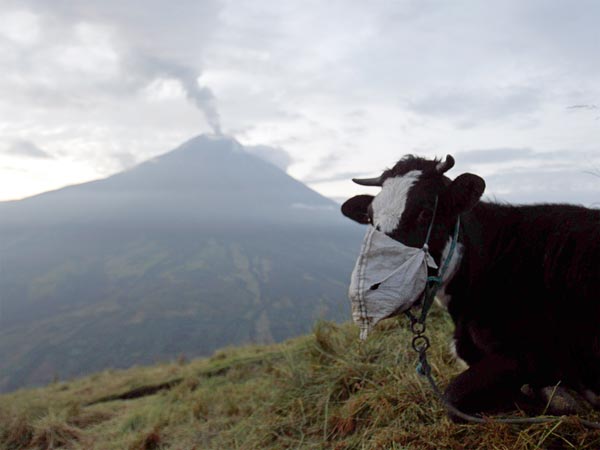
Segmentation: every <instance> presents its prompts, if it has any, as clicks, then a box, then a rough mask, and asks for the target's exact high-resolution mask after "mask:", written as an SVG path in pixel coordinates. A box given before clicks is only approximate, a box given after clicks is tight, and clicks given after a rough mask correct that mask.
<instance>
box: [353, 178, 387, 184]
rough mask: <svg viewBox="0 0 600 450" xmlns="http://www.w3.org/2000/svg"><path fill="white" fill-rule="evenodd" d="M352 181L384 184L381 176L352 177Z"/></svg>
mask: <svg viewBox="0 0 600 450" xmlns="http://www.w3.org/2000/svg"><path fill="white" fill-rule="evenodd" d="M352 181H354V182H355V183H356V184H360V185H361V186H381V185H382V184H383V183H382V181H381V177H380V176H379V177H375V178H352Z"/></svg>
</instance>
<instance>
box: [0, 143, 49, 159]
mask: <svg viewBox="0 0 600 450" xmlns="http://www.w3.org/2000/svg"><path fill="white" fill-rule="evenodd" d="M3 153H4V154H8V155H14V156H21V157H25V158H38V159H50V158H52V156H51V155H50V154H48V153H47V152H45V151H44V150H42V149H41V148H39V147H38V146H37V145H35V144H34V143H33V142H31V141H28V140H25V139H18V140H15V141H12V142H8V143H7V144H6V145H5V146H4V151H3Z"/></svg>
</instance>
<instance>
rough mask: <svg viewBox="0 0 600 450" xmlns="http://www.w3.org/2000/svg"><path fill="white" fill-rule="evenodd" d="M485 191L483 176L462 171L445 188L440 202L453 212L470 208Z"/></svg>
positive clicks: (460, 211) (458, 212) (456, 212)
mask: <svg viewBox="0 0 600 450" xmlns="http://www.w3.org/2000/svg"><path fill="white" fill-rule="evenodd" d="M483 191H485V181H483V178H481V177H479V176H477V175H473V174H472V173H463V174H462V175H459V176H458V177H456V179H455V180H454V181H453V182H452V183H451V184H450V186H448V187H447V188H446V191H445V192H444V195H443V198H442V199H441V200H442V204H444V205H446V207H447V208H449V209H450V211H452V212H453V213H454V214H460V213H463V212H466V211H469V210H471V209H472V208H473V207H474V206H475V205H476V204H477V202H479V199H480V198H481V196H482V194H483Z"/></svg>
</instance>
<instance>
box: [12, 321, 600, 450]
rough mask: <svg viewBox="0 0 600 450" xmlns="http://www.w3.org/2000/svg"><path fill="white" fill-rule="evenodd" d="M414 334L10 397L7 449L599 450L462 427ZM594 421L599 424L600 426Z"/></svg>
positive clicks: (255, 354) (341, 331)
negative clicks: (420, 367) (429, 380)
mask: <svg viewBox="0 0 600 450" xmlns="http://www.w3.org/2000/svg"><path fill="white" fill-rule="evenodd" d="M449 331H450V325H449V323H448V322H447V319H446V317H445V316H443V315H441V314H440V313H438V312H435V313H433V315H432V318H431V324H430V330H429V333H428V334H429V336H430V337H431V338H432V341H433V343H434V348H433V349H432V351H431V357H430V359H431V363H432V366H433V370H434V373H435V376H436V378H437V379H438V380H439V382H440V383H441V384H442V385H445V384H446V383H447V382H448V380H449V379H450V377H452V376H453V375H455V374H456V373H457V372H458V371H459V370H460V368H459V367H458V366H457V364H456V363H455V362H454V361H453V360H452V358H451V356H450V354H449V352H448V351H447V342H448V337H449ZM409 344H410V334H409V332H408V331H407V327H406V323H405V322H404V321H401V322H400V323H399V322H398V321H395V320H390V321H387V322H385V323H384V324H382V326H380V327H379V328H378V330H377V331H376V332H375V333H374V334H373V335H372V336H371V337H370V338H369V340H368V341H367V342H365V343H360V342H359V341H358V333H357V329H356V328H355V327H353V326H352V325H350V324H347V325H343V326H337V325H333V324H330V323H320V324H318V325H317V326H316V327H315V330H314V333H313V334H311V335H309V336H305V337H302V338H297V339H294V340H291V341H287V342H285V343H283V344H280V345H273V346H253V347H245V348H231V349H225V350H222V351H219V352H217V353H215V354H214V355H213V356H212V357H211V358H209V359H203V360H196V361H192V362H187V361H185V360H184V359H183V358H179V361H176V362H173V363H172V364H165V365H159V366H154V367H139V368H133V369H129V370H125V371H105V372H102V373H98V374H96V375H92V376H90V377H87V378H82V379H78V380H74V381H68V382H56V383H54V384H52V385H50V386H48V387H46V388H41V389H31V390H22V391H18V392H15V393H13V394H7V395H3V396H0V447H1V448H3V449H29V448H31V449H46V448H70V449H92V448H93V449H127V448H129V449H163V448H164V449H194V448H195V449H281V448H306V449H322V448H323V449H325V448H327V449H329V448H331V449H390V448H391V449H419V450H422V449H538V448H548V449H563V448H564V449H567V448H573V449H597V448H600V432H598V431H590V430H586V429H585V428H583V427H581V426H580V425H578V424H577V422H576V420H566V419H565V420H564V421H563V422H560V423H558V424H556V423H555V424H552V425H535V426H529V427H526V426H508V425H498V424H486V425H457V424H453V423H451V422H450V421H449V420H448V419H447V418H446V416H445V412H444V410H443V408H442V406H441V405H440V404H439V403H438V402H437V400H436V399H435V398H434V396H433V394H432V392H431V391H430V389H429V386H428V385H426V384H425V383H424V381H423V380H422V379H421V378H419V376H418V375H416V373H415V369H414V366H415V355H414V354H413V352H412V351H411V350H409ZM589 418H592V419H593V418H596V419H598V418H599V417H598V415H596V416H594V415H593V414H591V415H590V416H589Z"/></svg>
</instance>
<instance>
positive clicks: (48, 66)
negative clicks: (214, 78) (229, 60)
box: [0, 0, 221, 133]
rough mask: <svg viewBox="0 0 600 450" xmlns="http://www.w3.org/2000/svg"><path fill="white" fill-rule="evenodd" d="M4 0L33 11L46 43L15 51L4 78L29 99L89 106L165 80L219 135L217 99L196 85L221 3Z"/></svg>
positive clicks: (128, 94) (47, 102)
mask: <svg viewBox="0 0 600 450" xmlns="http://www.w3.org/2000/svg"><path fill="white" fill-rule="evenodd" d="M9 3H12V4H13V5H15V6H14V7H15V8H17V7H18V8H27V7H29V8H31V11H34V12H35V15H34V16H35V18H36V19H37V22H40V23H41V26H40V27H39V28H40V29H41V30H40V31H39V32H38V34H41V35H44V37H45V38H46V39H47V40H48V43H46V41H45V40H44V39H38V42H37V45H32V46H31V47H30V48H27V49H24V48H19V50H18V51H19V56H18V59H17V60H16V61H14V62H13V64H12V67H14V68H17V70H15V72H14V74H11V75H12V76H9V77H8V79H9V80H12V84H13V85H15V84H17V85H18V86H19V91H20V92H21V93H22V94H24V95H26V97H28V98H29V99H30V101H34V102H38V101H40V100H42V101H44V102H45V103H46V105H48V106H50V107H60V106H64V105H68V104H75V105H77V104H79V105H81V106H89V104H90V103H91V104H97V103H98V101H100V100H101V99H103V98H106V97H107V96H110V95H112V96H114V97H119V98H122V97H124V96H128V97H130V98H131V97H132V96H133V95H135V94H136V93H137V92H139V91H140V90H142V89H143V88H144V87H145V86H147V85H149V84H150V83H151V82H152V81H154V80H156V79H158V78H161V77H165V76H167V77H171V78H174V79H176V80H177V81H178V82H179V83H180V85H181V87H182V88H183V90H184V91H185V94H186V97H187V98H188V99H189V100H190V102H191V104H192V105H194V106H195V107H197V108H198V109H199V110H200V111H202V113H203V114H204V116H205V118H206V121H207V123H208V125H209V126H210V127H211V129H212V130H213V132H215V133H220V132H221V124H220V117H219V113H218V111H217V102H216V98H215V95H214V93H213V91H212V90H211V89H210V88H209V87H208V86H206V85H202V84H201V83H200V81H199V80H200V77H201V75H202V69H201V67H202V60H203V49H204V47H205V45H206V42H207V40H208V37H209V36H210V34H211V33H212V31H213V30H214V26H215V25H216V22H217V20H216V16H217V14H218V10H219V8H220V3H219V2H217V1H215V0H206V1H202V2H195V1H191V0H182V1H181V2H178V3H177V7H173V8H168V9H164V6H165V5H164V3H163V2H160V1H158V0H149V1H142V0H129V1H126V2H120V1H116V0H106V1H85V2H76V3H73V2H70V1H67V0H57V1H53V2H51V4H50V3H48V2H46V1H43V0H24V1H23V2H18V3H17V2H9ZM17 5H18V6H17ZM28 14H29V15H33V12H28ZM13 48H14V49H15V50H16V47H15V46H14V45H13ZM1 53H2V52H0V55H1ZM0 60H1V58H0ZM15 63H16V64H15ZM59 79H60V81H61V82H60V83H58V82H56V80H59Z"/></svg>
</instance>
